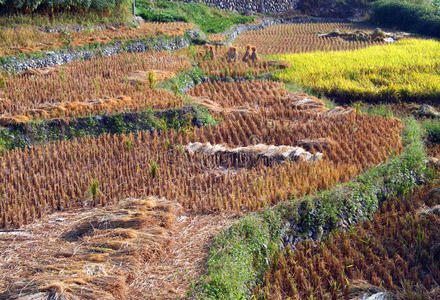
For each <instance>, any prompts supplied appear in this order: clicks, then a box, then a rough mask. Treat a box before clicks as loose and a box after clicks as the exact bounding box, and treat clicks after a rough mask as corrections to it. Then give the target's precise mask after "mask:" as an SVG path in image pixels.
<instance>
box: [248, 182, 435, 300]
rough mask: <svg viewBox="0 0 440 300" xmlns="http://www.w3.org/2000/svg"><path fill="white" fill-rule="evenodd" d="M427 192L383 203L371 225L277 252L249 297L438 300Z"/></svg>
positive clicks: (430, 197) (432, 223)
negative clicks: (380, 295) (390, 294)
mask: <svg viewBox="0 0 440 300" xmlns="http://www.w3.org/2000/svg"><path fill="white" fill-rule="evenodd" d="M429 190H430V189H429V187H425V188H424V189H423V190H421V191H418V192H416V193H414V194H412V195H411V196H409V197H407V198H405V199H401V198H399V199H392V200H388V201H387V202H385V203H384V206H383V208H382V209H381V211H380V212H378V213H377V214H376V215H375V217H374V219H373V221H371V222H370V221H368V222H366V223H365V224H361V225H358V226H356V227H354V228H352V229H350V230H349V231H347V232H335V233H333V234H331V236H330V237H329V238H328V239H327V240H325V241H323V242H320V243H318V244H314V243H312V242H310V241H306V242H302V243H300V244H297V245H296V247H295V248H296V249H294V250H291V249H286V250H283V251H282V252H281V254H280V255H279V257H277V258H276V259H275V260H274V261H273V263H272V265H271V267H270V270H268V271H267V272H266V275H265V278H264V287H262V288H261V287H260V288H258V289H256V290H255V295H256V296H257V295H261V294H265V295H266V297H265V299H286V298H291V299H309V298H311V297H313V299H353V298H355V296H356V295H357V296H358V297H359V296H361V294H362V292H364V293H368V292H370V293H374V291H376V293H378V292H383V291H384V290H387V291H390V292H393V293H394V294H396V295H397V296H398V299H438V295H439V292H440V287H439V282H440V264H439V262H440V261H439V259H438V257H439V255H440V246H439V244H438V241H439V239H440V219H439V217H438V216H436V215H435V211H434V210H431V211H430V210H429V209H426V207H431V206H434V205H438V204H439V203H438V196H437V200H435V199H436V198H435V197H434V196H433V195H432V193H430V192H429ZM438 211H439V210H438V206H437V214H438Z"/></svg>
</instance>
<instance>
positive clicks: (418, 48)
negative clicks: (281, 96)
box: [272, 39, 440, 103]
mask: <svg viewBox="0 0 440 300" xmlns="http://www.w3.org/2000/svg"><path fill="white" fill-rule="evenodd" d="M272 57H273V58H274V59H279V60H285V61H288V62H290V63H291V65H292V67H291V68H289V69H286V70H283V71H280V72H279V73H277V74H275V78H277V79H280V80H282V81H284V82H288V83H296V84H299V85H301V86H303V87H305V88H307V89H310V90H311V91H312V92H313V93H315V94H324V95H326V96H328V97H330V98H332V99H335V100H338V101H339V102H356V101H364V102H371V103H378V102H399V101H411V102H414V101H419V102H423V101H428V102H436V101H439V99H440V71H439V70H440V69H439V66H440V43H439V42H438V41H435V40H423V39H408V40H401V41H399V42H397V43H395V44H391V45H380V46H373V47H369V48H365V49H360V50H354V51H338V52H314V53H300V54H284V55H276V56H272Z"/></svg>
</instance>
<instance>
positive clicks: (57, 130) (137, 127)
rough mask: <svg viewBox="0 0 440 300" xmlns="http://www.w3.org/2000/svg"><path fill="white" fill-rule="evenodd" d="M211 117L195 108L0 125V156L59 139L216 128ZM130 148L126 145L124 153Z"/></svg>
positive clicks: (193, 106) (207, 112) (203, 110)
mask: <svg viewBox="0 0 440 300" xmlns="http://www.w3.org/2000/svg"><path fill="white" fill-rule="evenodd" d="M216 124H217V122H216V121H215V119H214V117H213V116H212V115H211V114H210V113H209V111H208V110H207V109H205V108H202V107H199V106H198V105H192V106H188V107H186V108H183V109H175V110H167V111H153V110H151V109H150V110H147V111H143V112H136V113H120V114H114V115H104V116H90V117H82V118H77V119H73V120H70V122H69V123H65V124H62V123H61V124H60V123H59V122H57V121H53V120H52V121H45V122H42V121H32V122H30V123H26V124H16V125H11V126H9V127H2V126H0V154H1V153H2V152H4V151H5V150H9V149H14V148H25V147H28V146H31V145H33V144H40V143H46V142H50V141H56V140H60V139H73V138H78V137H82V136H86V135H95V136H98V135H101V134H105V133H111V134H126V133H137V132H139V131H141V130H149V131H150V132H153V131H155V130H158V131H163V130H168V129H174V130H182V129H184V128H187V127H190V126H211V125H216ZM129 148H130V146H128V145H127V150H129Z"/></svg>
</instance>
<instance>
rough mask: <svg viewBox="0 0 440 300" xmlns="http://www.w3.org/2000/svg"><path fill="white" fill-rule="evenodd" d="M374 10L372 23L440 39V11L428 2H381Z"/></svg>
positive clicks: (384, 0) (378, 2) (383, 0)
mask: <svg viewBox="0 0 440 300" xmlns="http://www.w3.org/2000/svg"><path fill="white" fill-rule="evenodd" d="M372 10H373V13H372V15H371V21H373V22H374V23H376V24H378V25H381V26H391V27H396V28H399V29H401V30H408V31H413V32H416V33H420V34H425V35H431V36H435V37H440V9H437V8H434V7H432V6H431V5H430V2H428V1H414V0H413V1H408V0H407V1H401V0H380V1H377V2H374V3H373V4H372Z"/></svg>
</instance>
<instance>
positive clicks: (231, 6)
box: [173, 0, 300, 14]
mask: <svg viewBox="0 0 440 300" xmlns="http://www.w3.org/2000/svg"><path fill="white" fill-rule="evenodd" d="M173 1H181V2H186V3H189V2H202V3H205V4H208V5H212V6H214V7H217V8H219V9H224V10H232V11H237V12H239V13H243V14H255V13H261V14H279V13H283V12H286V11H291V10H294V9H296V8H297V7H298V3H299V2H300V0H173Z"/></svg>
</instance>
